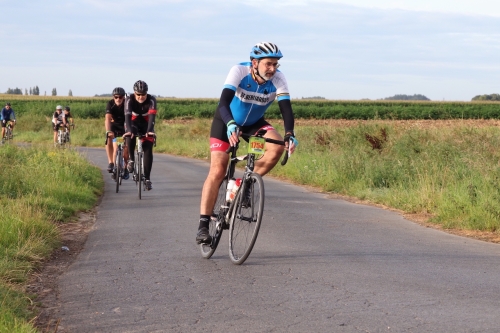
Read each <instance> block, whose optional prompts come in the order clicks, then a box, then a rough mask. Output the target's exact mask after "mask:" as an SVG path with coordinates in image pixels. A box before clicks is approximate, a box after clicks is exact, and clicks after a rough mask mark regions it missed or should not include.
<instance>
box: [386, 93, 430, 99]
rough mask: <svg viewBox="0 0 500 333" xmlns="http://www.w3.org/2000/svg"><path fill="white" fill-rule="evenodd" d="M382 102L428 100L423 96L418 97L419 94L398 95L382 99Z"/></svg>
mask: <svg viewBox="0 0 500 333" xmlns="http://www.w3.org/2000/svg"><path fill="white" fill-rule="evenodd" d="M383 100H386V101H430V99H429V98H427V97H425V96H424V95H420V94H415V95H413V96H411V95H404V94H398V95H394V96H392V97H386V98H383Z"/></svg>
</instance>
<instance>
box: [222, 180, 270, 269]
mask: <svg viewBox="0 0 500 333" xmlns="http://www.w3.org/2000/svg"><path fill="white" fill-rule="evenodd" d="M248 186H250V188H249V191H250V202H251V205H250V206H248V205H247V206H243V199H244V195H245V194H244V193H245V191H246V187H248ZM264 196H265V193H264V181H263V180H262V177H261V176H260V175H259V174H257V173H251V174H250V175H249V176H248V178H247V179H246V180H245V181H244V182H243V183H242V185H241V187H240V189H239V190H238V193H237V194H236V198H235V199H234V200H235V201H234V208H233V211H232V213H231V218H230V226H229V258H230V259H231V261H232V263H233V264H235V265H241V264H242V263H244V262H245V260H246V259H247V258H248V256H249V255H250V252H252V249H253V247H254V245H255V242H256V240H257V236H258V234H259V229H260V225H261V222H262V214H263V212H264Z"/></svg>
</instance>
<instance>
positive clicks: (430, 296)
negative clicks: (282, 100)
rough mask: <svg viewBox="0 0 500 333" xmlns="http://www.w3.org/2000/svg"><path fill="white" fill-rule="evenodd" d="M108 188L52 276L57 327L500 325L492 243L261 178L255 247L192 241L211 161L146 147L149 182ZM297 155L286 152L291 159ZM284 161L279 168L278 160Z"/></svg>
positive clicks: (92, 153) (414, 328)
mask: <svg viewBox="0 0 500 333" xmlns="http://www.w3.org/2000/svg"><path fill="white" fill-rule="evenodd" d="M86 154H88V157H89V159H90V160H92V161H93V162H94V163H95V164H96V165H98V166H100V167H101V168H102V169H103V175H104V179H105V181H106V190H105V194H104V197H103V200H102V202H101V204H100V206H99V207H98V215H97V221H96V223H95V229H94V230H93V231H92V232H91V233H90V235H89V238H88V240H87V243H86V246H85V249H84V251H83V252H82V253H81V254H80V255H79V257H78V259H77V260H76V261H75V263H74V264H73V265H72V266H71V267H70V269H69V270H68V271H67V272H66V273H65V274H63V275H62V276H61V277H60V279H59V293H60V294H59V300H60V301H61V304H62V306H61V310H60V313H59V315H60V317H61V318H62V321H61V323H60V329H61V330H62V331H64V332H74V333H79V332H120V333H123V332H500V296H499V291H500V265H499V263H500V246H499V245H496V244H490V243H486V242H481V241H476V240H472V239H467V238H462V237H459V236H454V235H450V234H446V233H444V232H440V231H437V230H433V229H429V228H424V227H422V226H419V225H417V224H415V223H413V222H410V221H407V220H405V219H404V218H402V217H401V216H399V215H398V214H396V213H394V212H391V211H386V210H383V209H379V208H374V207H370V206H364V205H357V204H353V203H349V202H346V201H342V200H333V199H329V198H327V197H326V196H325V195H323V194H320V193H314V192H311V191H309V190H307V189H304V188H301V187H298V186H294V185H290V184H287V183H283V182H279V181H276V180H273V179H271V178H265V185H266V205H265V206H266V208H265V212H264V219H263V224H262V228H261V231H260V234H259V238H258V239H257V243H256V245H255V247H254V250H253V252H252V254H251V255H250V257H249V258H248V259H247V261H246V262H245V264H243V265H242V266H235V265H233V264H231V262H230V260H229V257H228V245H227V243H228V241H227V237H228V233H227V232H225V233H224V234H223V236H222V237H223V239H222V240H221V243H220V244H219V248H218V249H217V251H216V252H215V254H214V256H213V257H212V259H209V260H207V259H203V258H202V257H201V255H200V251H199V247H198V246H197V245H196V243H195V236H196V229H197V225H198V222H197V221H198V217H199V216H198V214H199V200H200V192H201V187H202V184H203V181H204V178H205V176H206V174H207V170H208V163H206V162H202V161H197V160H192V159H186V158H179V157H172V156H167V155H160V154H155V156H154V165H153V171H152V181H153V185H154V189H153V190H152V191H150V192H143V194H144V195H143V198H142V200H139V199H138V198H137V191H136V188H135V184H134V183H133V182H132V181H131V180H128V181H124V185H123V186H122V187H121V190H120V192H119V193H118V194H117V193H115V192H114V182H113V181H112V180H111V178H110V176H109V174H108V173H105V172H104V169H105V168H106V165H107V163H106V159H105V153H104V150H102V149H88V151H87V152H86ZM290 162H291V163H293V158H292V159H291V161H290ZM278 167H280V166H278Z"/></svg>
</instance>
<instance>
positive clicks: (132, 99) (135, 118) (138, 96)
mask: <svg viewBox="0 0 500 333" xmlns="http://www.w3.org/2000/svg"><path fill="white" fill-rule="evenodd" d="M155 117H156V98H155V97H154V96H151V95H150V94H148V85H147V84H146V82H144V81H141V80H139V81H137V82H136V83H135V84H134V94H133V95H130V96H127V98H126V99H125V126H126V127H125V128H126V130H127V132H126V133H125V135H124V136H125V138H126V141H127V147H128V151H129V152H130V154H129V155H130V156H129V161H128V165H127V168H128V171H129V172H133V171H134V158H135V157H134V149H135V143H136V142H135V139H134V137H135V136H136V135H138V134H142V135H145V137H144V138H142V139H141V140H142V148H143V150H144V177H145V179H146V189H147V190H148V191H150V190H152V189H153V183H152V182H151V178H150V177H151V168H152V167H153V143H154V140H155ZM132 139H134V140H132Z"/></svg>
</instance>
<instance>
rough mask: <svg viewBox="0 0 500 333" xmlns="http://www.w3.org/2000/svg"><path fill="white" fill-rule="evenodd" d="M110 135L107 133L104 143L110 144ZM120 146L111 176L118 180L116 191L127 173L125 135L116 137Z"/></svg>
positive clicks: (117, 149)
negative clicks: (124, 153) (124, 154)
mask: <svg viewBox="0 0 500 333" xmlns="http://www.w3.org/2000/svg"><path fill="white" fill-rule="evenodd" d="M108 138H109V137H108V135H107V133H106V142H105V143H104V145H105V146H106V145H107V144H108ZM115 140H116V142H117V143H118V146H117V148H116V157H115V166H114V168H113V172H112V174H111V178H113V180H114V181H115V182H116V193H118V191H119V190H120V185H121V184H122V180H123V175H124V174H125V160H124V159H123V142H124V139H123V137H121V136H119V137H117V138H115Z"/></svg>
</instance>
